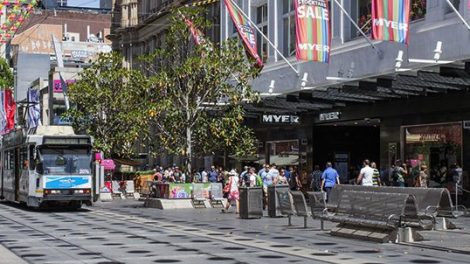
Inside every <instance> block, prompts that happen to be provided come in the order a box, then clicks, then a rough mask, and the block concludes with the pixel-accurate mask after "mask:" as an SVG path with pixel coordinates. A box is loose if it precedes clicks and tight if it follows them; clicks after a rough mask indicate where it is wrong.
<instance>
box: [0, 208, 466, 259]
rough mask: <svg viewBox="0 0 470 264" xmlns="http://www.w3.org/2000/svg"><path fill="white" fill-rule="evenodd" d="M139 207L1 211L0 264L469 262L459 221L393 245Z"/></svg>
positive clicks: (200, 212)
mask: <svg viewBox="0 0 470 264" xmlns="http://www.w3.org/2000/svg"><path fill="white" fill-rule="evenodd" d="M142 204H143V202H137V201H131V200H125V201H121V200H115V201H113V202H109V203H98V204H95V206H93V207H86V208H84V209H82V210H80V211H78V212H61V211H53V212H51V211H49V212H44V211H31V210H26V209H24V208H20V207H18V206H16V205H13V204H9V203H0V243H1V244H0V256H2V257H1V258H0V263H2V264H3V263H6V264H9V263H24V262H19V258H21V259H23V260H24V261H25V262H28V263H191V264H196V263H266V262H267V261H268V262H269V263H469V262H470V248H469V246H468V241H469V238H470V232H469V231H468V228H470V218H465V217H464V218H460V219H458V220H457V221H455V222H456V223H457V224H458V226H459V227H463V229H462V230H458V231H446V232H444V231H429V232H422V235H423V236H424V237H425V239H426V241H423V242H420V243H419V244H413V245H397V244H391V243H387V244H377V243H370V242H364V241H357V240H350V239H343V238H338V237H331V236H330V235H328V233H327V232H326V231H321V230H319V222H317V221H313V220H312V219H309V223H308V224H309V228H307V229H303V228H301V226H302V224H303V223H302V221H303V220H302V219H300V218H294V219H293V224H294V226H293V227H289V228H288V227H287V226H286V224H287V219H285V218H275V219H273V218H263V219H257V220H243V219H238V218H237V217H236V215H235V214H233V213H228V214H221V213H220V212H219V209H194V210H166V211H162V210H158V209H147V208H143V207H142ZM326 227H327V228H330V227H332V225H328V224H327V225H326ZM449 248H455V252H450V251H449V250H450V249H449ZM7 253H9V254H7ZM11 253H14V254H15V255H16V256H17V257H15V256H14V255H12V254H11ZM12 256H13V257H12ZM18 257H19V258H18Z"/></svg>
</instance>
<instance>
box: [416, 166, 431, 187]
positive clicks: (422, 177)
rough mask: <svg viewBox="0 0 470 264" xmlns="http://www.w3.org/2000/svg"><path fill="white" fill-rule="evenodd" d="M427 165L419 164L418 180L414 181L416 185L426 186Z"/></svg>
mask: <svg viewBox="0 0 470 264" xmlns="http://www.w3.org/2000/svg"><path fill="white" fill-rule="evenodd" d="M427 170H428V166H426V165H421V170H420V172H419V176H418V180H417V181H416V182H417V183H418V184H417V186H416V187H422V188H428V179H429V176H428V173H427Z"/></svg>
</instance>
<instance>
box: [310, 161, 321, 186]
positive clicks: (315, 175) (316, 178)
mask: <svg viewBox="0 0 470 264" xmlns="http://www.w3.org/2000/svg"><path fill="white" fill-rule="evenodd" d="M322 174H323V172H322V171H321V170H320V166H318V165H315V166H314V170H313V172H312V181H311V182H310V189H312V191H314V192H320V191H321V175H322Z"/></svg>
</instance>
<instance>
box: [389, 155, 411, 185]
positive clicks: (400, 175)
mask: <svg viewBox="0 0 470 264" xmlns="http://www.w3.org/2000/svg"><path fill="white" fill-rule="evenodd" d="M402 166H406V165H402V164H401V162H400V160H397V161H396V162H395V167H394V168H393V172H392V180H393V185H394V186H397V187H405V175H407V174H408V172H407V171H406V169H405V167H402Z"/></svg>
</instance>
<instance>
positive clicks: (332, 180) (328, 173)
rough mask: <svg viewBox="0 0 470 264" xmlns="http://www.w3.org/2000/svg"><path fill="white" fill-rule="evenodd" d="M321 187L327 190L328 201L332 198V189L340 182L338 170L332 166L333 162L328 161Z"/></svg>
mask: <svg viewBox="0 0 470 264" xmlns="http://www.w3.org/2000/svg"><path fill="white" fill-rule="evenodd" d="M321 179H322V182H321V189H322V190H325V191H326V201H328V199H329V198H330V193H331V189H333V187H334V186H335V184H340V182H339V174H338V172H337V171H336V170H335V169H333V168H332V166H331V162H327V163H326V169H325V171H324V172H323V174H322V176H321Z"/></svg>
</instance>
